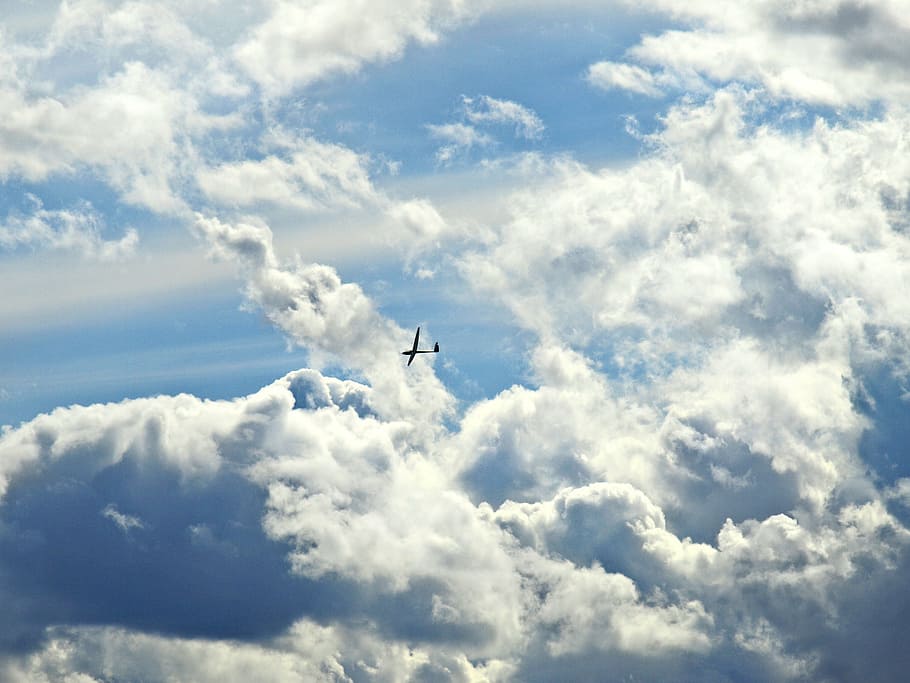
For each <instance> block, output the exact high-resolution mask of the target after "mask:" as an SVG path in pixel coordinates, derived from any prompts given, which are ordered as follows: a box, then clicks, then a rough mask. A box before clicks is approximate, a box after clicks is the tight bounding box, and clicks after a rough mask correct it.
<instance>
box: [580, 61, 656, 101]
mask: <svg viewBox="0 0 910 683" xmlns="http://www.w3.org/2000/svg"><path fill="white" fill-rule="evenodd" d="M587 79H588V82H589V83H590V84H591V85H594V86H596V87H598V88H602V89H603V90H610V89H611V88H619V89H622V90H631V91H632V92H637V93H639V94H641V95H647V96H648V97H660V96H661V95H663V90H662V89H661V88H660V86H659V85H658V84H657V79H656V78H655V76H654V74H652V73H651V72H650V71H648V70H647V69H643V68H641V67H640V66H635V65H632V64H621V63H617V62H608V61H604V62H597V63H596V64H592V65H591V66H590V67H588V74H587Z"/></svg>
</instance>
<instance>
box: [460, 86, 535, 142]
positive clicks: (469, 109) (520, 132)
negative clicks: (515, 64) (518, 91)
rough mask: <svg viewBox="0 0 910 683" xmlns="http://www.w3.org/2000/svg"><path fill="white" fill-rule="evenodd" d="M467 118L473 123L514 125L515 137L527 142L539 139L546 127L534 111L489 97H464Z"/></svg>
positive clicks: (509, 101)
mask: <svg viewBox="0 0 910 683" xmlns="http://www.w3.org/2000/svg"><path fill="white" fill-rule="evenodd" d="M461 99H462V103H463V105H464V113H465V117H467V119H468V121H471V122H472V123H481V124H490V123H493V124H512V125H514V126H515V136H516V137H523V138H525V139H526V140H536V139H539V138H540V136H541V135H542V134H543V130H544V125H543V121H541V120H540V117H539V116H537V114H535V113H534V112H533V111H531V110H530V109H528V108H527V107H524V106H522V105H520V104H518V103H517V102H512V101H511V100H498V99H496V98H494V97H490V96H489V95H481V96H480V97H477V98H473V97H464V96H463V97H462V98H461Z"/></svg>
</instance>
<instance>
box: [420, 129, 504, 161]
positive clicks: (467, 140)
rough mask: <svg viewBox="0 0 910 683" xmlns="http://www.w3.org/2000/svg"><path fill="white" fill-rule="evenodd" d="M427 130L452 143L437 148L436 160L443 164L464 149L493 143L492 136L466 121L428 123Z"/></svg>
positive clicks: (434, 135) (436, 136)
mask: <svg viewBox="0 0 910 683" xmlns="http://www.w3.org/2000/svg"><path fill="white" fill-rule="evenodd" d="M427 130H429V131H430V135H432V136H433V137H434V138H437V139H439V140H443V141H447V142H449V143H450V144H448V145H443V146H442V147H440V148H439V149H438V150H436V160H437V161H438V162H439V163H442V164H445V163H448V162H450V161H452V159H453V158H454V157H455V156H456V155H457V154H458V153H459V152H461V151H463V150H469V149H471V148H472V147H485V146H487V145H491V144H493V138H492V137H490V136H489V135H487V134H486V133H482V132H480V131H478V130H477V129H476V128H475V127H474V126H469V125H466V124H464V123H444V124H440V125H434V124H427Z"/></svg>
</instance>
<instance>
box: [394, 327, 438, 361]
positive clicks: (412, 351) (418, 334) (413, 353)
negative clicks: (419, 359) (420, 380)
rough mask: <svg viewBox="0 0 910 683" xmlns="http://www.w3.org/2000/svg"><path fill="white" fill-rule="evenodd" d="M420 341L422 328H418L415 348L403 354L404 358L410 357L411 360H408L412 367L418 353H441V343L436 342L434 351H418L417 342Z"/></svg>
mask: <svg viewBox="0 0 910 683" xmlns="http://www.w3.org/2000/svg"><path fill="white" fill-rule="evenodd" d="M418 339H420V328H419V327H418V328H417V334H415V335H414V346H412V347H411V350H410V351H402V352H401V355H402V356H410V358H408V365H410V364H411V363H413V362H414V356H416V355H417V354H418V353H439V342H436V343H435V344H434V345H433V350H432V351H430V350H429V349H420V350H418V349H417V340H418Z"/></svg>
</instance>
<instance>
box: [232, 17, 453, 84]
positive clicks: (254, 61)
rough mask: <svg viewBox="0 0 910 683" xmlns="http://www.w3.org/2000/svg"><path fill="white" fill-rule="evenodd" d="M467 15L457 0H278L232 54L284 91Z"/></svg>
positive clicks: (391, 51)
mask: <svg viewBox="0 0 910 683" xmlns="http://www.w3.org/2000/svg"><path fill="white" fill-rule="evenodd" d="M468 17H469V13H468V10H467V5H466V4H465V3H462V2H460V1H458V0H409V1H408V2H405V3H400V2H398V3H394V5H392V4H388V3H382V2H378V3H377V2H362V1H361V0H351V1H350V2H343V3H338V2H328V1H321V0H316V1H314V2H308V3H306V4H304V5H298V4H296V3H291V2H283V1H275V2H273V3H271V11H270V13H269V16H268V18H267V19H266V20H265V21H264V22H262V23H261V24H260V25H259V26H257V27H256V28H255V29H254V30H253V31H252V32H251V34H250V35H249V36H248V37H247V39H246V40H245V41H243V42H242V43H240V44H238V45H237V46H236V48H235V50H234V57H235V59H236V60H237V62H238V63H239V64H240V65H241V67H242V68H243V69H244V70H245V71H246V72H247V73H248V74H249V76H250V77H251V78H252V79H253V80H254V81H255V82H256V83H258V84H259V85H260V87H262V89H263V90H264V91H265V93H267V94H268V95H273V96H274V95H282V94H285V93H287V92H288V91H290V90H292V89H294V88H297V87H301V86H305V85H307V84H309V83H312V82H313V81H316V80H318V79H321V78H325V77H326V76H328V75H333V74H339V73H352V72H355V71H357V70H358V69H359V68H360V67H361V65H362V64H364V63H365V62H368V61H377V60H390V59H394V58H396V57H399V56H400V55H401V53H402V52H403V51H404V49H405V46H406V45H407V44H408V43H410V42H412V41H413V42H416V43H418V44H428V43H433V42H435V41H437V40H438V39H439V32H440V31H441V30H444V29H446V28H448V27H451V26H454V25H456V24H457V23H459V22H461V21H464V20H466V19H467V18H468Z"/></svg>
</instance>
